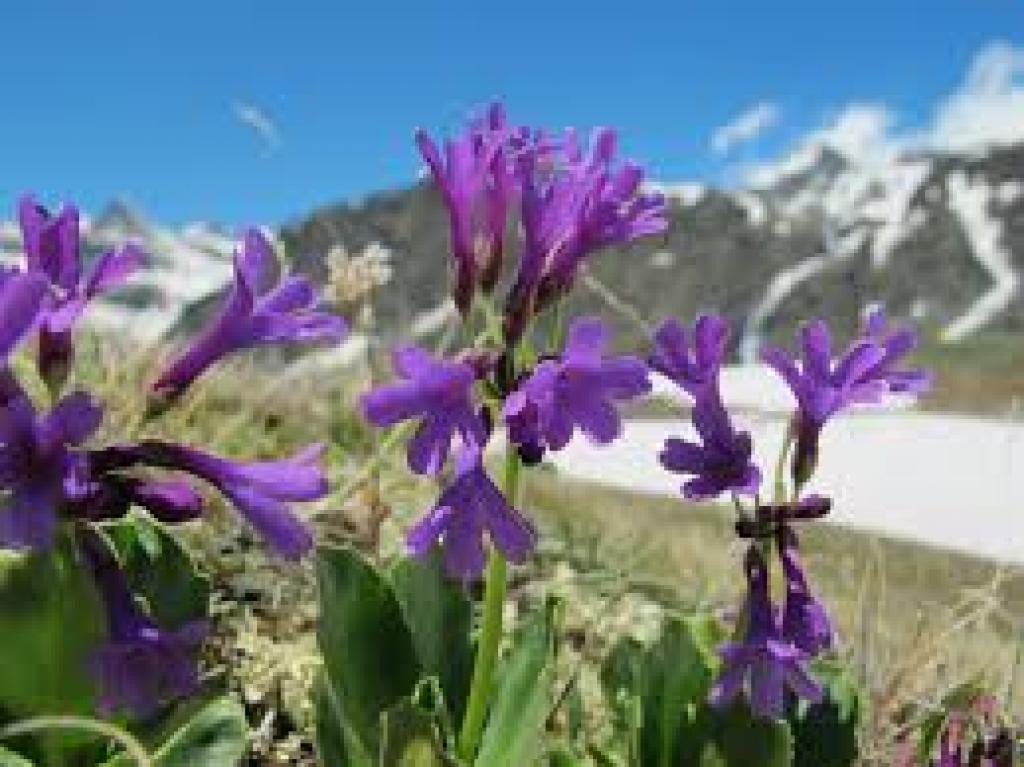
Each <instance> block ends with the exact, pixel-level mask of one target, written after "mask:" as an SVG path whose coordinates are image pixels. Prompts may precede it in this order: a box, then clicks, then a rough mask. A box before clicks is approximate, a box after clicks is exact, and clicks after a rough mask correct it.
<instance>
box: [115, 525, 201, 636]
mask: <svg viewBox="0 0 1024 767" xmlns="http://www.w3.org/2000/svg"><path fill="white" fill-rule="evenodd" d="M104 532H105V533H106V534H107V536H108V537H109V538H110V541H111V543H112V544H113V545H114V549H115V550H116V551H117V556H118V559H119V560H120V562H121V568H122V570H123V571H124V573H125V576H126V577H127V579H128V584H129V585H130V587H131V589H132V591H133V592H134V593H135V594H136V595H137V596H140V597H142V598H143V599H145V600H146V603H147V604H148V605H149V609H150V612H151V613H152V615H153V618H154V619H155V620H156V622H157V623H159V624H160V625H161V626H164V627H167V628H178V627H180V626H182V625H184V624H185V623H188V622H189V621H192V620H197V619H199V618H205V617H206V615H207V612H208V609H209V602H210V583H209V580H208V579H207V578H206V577H204V576H203V575H201V574H200V573H199V571H198V570H197V569H196V566H195V563H194V562H193V561H192V558H191V557H190V556H189V554H188V552H186V551H185V549H184V548H183V547H182V546H181V544H179V543H178V541H177V540H176V539H175V538H174V536H173V535H171V533H169V532H168V531H167V530H166V529H165V528H164V527H163V526H162V525H160V524H158V523H156V522H153V521H151V520H149V519H148V518H146V517H143V516H141V515H139V516H132V517H130V518H128V519H123V520H119V521H117V522H114V523H112V524H108V525H105V526H104Z"/></svg>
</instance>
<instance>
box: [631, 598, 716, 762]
mask: <svg viewBox="0 0 1024 767" xmlns="http://www.w3.org/2000/svg"><path fill="white" fill-rule="evenodd" d="M711 620H712V619H711V618H710V617H708V616H696V617H687V618H683V617H679V616H673V617H670V618H668V619H667V620H666V621H665V624H664V626H662V631H661V637H660V638H659V639H658V642H657V643H656V644H655V645H654V646H653V647H651V649H650V651H649V653H648V656H647V661H646V667H647V675H646V680H645V681H646V690H645V691H644V699H643V700H644V720H643V734H642V739H641V752H642V753H643V754H644V757H645V764H646V763H648V761H646V760H650V761H649V763H650V764H658V765H663V766H664V767H670V766H671V765H675V764H679V763H680V759H679V758H678V756H677V754H678V753H679V751H680V749H681V748H682V747H683V745H684V742H683V741H684V737H685V734H686V732H687V730H688V729H689V725H690V721H691V720H692V717H693V712H694V708H695V706H697V705H704V700H705V698H706V697H707V692H708V689H709V688H710V686H711V681H712V673H713V668H714V664H715V660H714V657H713V656H712V655H711V654H710V653H709V652H708V651H707V650H706V649H705V646H704V640H706V638H707V636H708V635H709V634H710V633H711V628H710V627H709V625H708V624H709V622H710V621H711Z"/></svg>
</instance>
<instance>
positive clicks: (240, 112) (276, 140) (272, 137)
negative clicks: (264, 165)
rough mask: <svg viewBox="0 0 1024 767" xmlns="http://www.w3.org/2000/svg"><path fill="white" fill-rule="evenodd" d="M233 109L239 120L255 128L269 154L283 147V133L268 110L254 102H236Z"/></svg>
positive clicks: (254, 130)
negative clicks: (265, 110)
mask: <svg viewBox="0 0 1024 767" xmlns="http://www.w3.org/2000/svg"><path fill="white" fill-rule="evenodd" d="M232 111H233V112H234V113H235V117H237V118H238V120H239V122H241V123H242V124H243V125H246V126H248V127H249V128H251V129H252V130H253V132H254V133H255V134H256V136H257V137H258V138H259V139H260V141H261V142H262V143H263V148H264V150H265V151H266V152H267V153H268V154H269V153H271V152H273V151H275V150H277V149H280V148H281V134H280V132H279V131H278V130H277V125H275V124H274V121H273V120H271V119H270V116H269V115H267V113H266V112H264V111H263V110H262V109H260V108H259V107H257V106H254V105H253V104H246V103H243V102H237V103H235V105H234V106H233V107H232Z"/></svg>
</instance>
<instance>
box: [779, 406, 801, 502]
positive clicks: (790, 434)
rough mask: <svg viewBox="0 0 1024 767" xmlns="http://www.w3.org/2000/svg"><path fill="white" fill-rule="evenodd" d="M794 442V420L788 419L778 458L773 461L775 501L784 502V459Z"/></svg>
mask: <svg viewBox="0 0 1024 767" xmlns="http://www.w3.org/2000/svg"><path fill="white" fill-rule="evenodd" d="M795 442H796V427H795V424H794V421H792V420H791V421H790V422H789V425H788V426H787V427H786V435H785V436H784V437H783V441H782V448H781V449H780V450H779V460H778V461H777V462H776V463H775V497H774V501H775V503H784V502H785V500H786V459H787V458H789V453H790V451H791V450H792V449H793V444H794V443H795Z"/></svg>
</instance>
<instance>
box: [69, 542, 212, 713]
mask: <svg viewBox="0 0 1024 767" xmlns="http://www.w3.org/2000/svg"><path fill="white" fill-rule="evenodd" d="M79 543H80V546H81V549H82V552H83V554H84V555H85V559H86V561H87V562H88V564H89V566H90V569H91V570H92V573H93V578H94V580H95V582H96V586H97V589H98V591H99V593H100V597H101V598H102V600H103V605H104V607H105V609H106V613H107V632H108V637H107V641H106V642H105V643H104V644H103V645H102V646H101V647H100V648H98V649H97V650H96V651H95V652H94V653H93V656H92V658H91V659H90V670H91V672H92V674H93V676H94V677H95V679H96V681H97V683H98V685H99V688H100V696H99V701H98V706H99V709H100V711H101V712H102V713H104V714H105V715H108V716H109V715H113V714H116V713H120V712H127V713H130V714H132V715H135V716H139V717H148V716H150V715H152V714H154V713H156V712H157V711H158V710H159V709H160V708H161V707H162V706H164V705H165V704H167V703H170V702H171V701H173V700H175V699H177V698H181V697H185V696H188V695H192V694H194V693H196V692H197V691H198V690H199V669H198V667H197V663H196V656H197V654H198V652H199V648H200V645H201V644H202V642H203V639H204V638H205V636H206V633H207V626H206V623H205V622H204V621H193V622H190V623H186V624H185V625H184V626H181V627H179V628H177V629H174V630H167V629H163V628H160V627H159V626H157V624H156V623H155V622H154V621H153V620H152V619H151V618H150V617H149V616H147V615H146V614H145V613H144V612H143V611H142V610H141V608H140V607H139V604H138V603H137V602H136V600H135V597H134V596H132V593H131V591H130V590H129V589H128V584H127V582H126V581H125V577H124V574H123V573H122V572H121V570H120V568H119V567H118V564H117V561H116V560H115V559H114V556H113V554H112V553H111V552H110V550H109V548H108V546H107V544H106V543H105V542H104V541H103V539H102V538H100V537H99V536H98V535H97V534H96V533H95V532H93V531H91V530H89V529H87V528H85V529H83V530H82V531H81V533H80V535H79Z"/></svg>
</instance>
